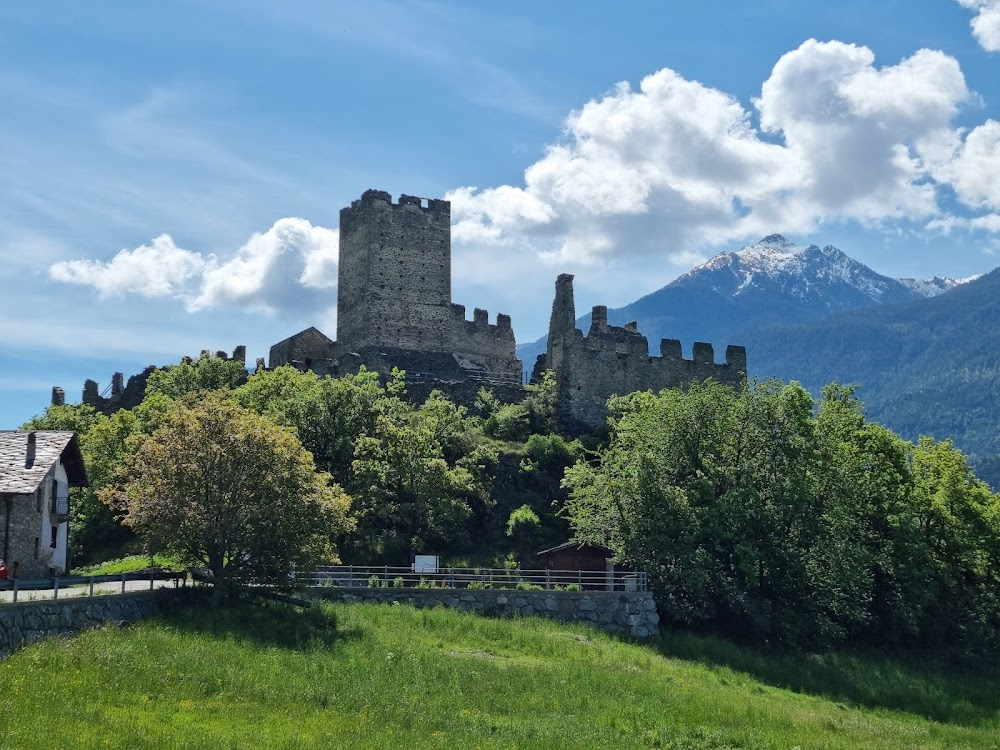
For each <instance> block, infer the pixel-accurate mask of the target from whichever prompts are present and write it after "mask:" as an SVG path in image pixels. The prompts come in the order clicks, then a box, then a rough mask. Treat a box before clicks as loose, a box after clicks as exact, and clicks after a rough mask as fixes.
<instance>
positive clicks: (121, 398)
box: [52, 344, 247, 415]
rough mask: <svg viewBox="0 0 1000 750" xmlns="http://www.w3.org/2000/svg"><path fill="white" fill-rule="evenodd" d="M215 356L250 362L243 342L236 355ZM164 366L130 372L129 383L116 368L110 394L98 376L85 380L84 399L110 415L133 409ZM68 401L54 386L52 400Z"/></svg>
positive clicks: (59, 402) (206, 351)
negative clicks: (153, 375) (154, 376)
mask: <svg viewBox="0 0 1000 750" xmlns="http://www.w3.org/2000/svg"><path fill="white" fill-rule="evenodd" d="M210 354H211V352H209V351H208V350H205V351H203V352H202V356H208V355H210ZM214 356H216V357H219V358H220V359H233V360H235V361H237V362H242V363H243V364H246V358H247V348H246V347H245V346H243V345H242V344H240V345H239V346H237V347H236V348H235V349H234V350H233V354H232V357H230V356H229V355H228V354H226V352H223V351H218V352H216V353H215V355H214ZM182 361H187V362H190V361H191V360H190V358H189V357H184V358H183V359H182ZM162 369H165V368H163V367H157V366H156V365H150V366H149V367H147V368H146V369H145V370H143V371H142V372H140V373H138V374H136V375H132V376H130V377H129V379H128V383H125V376H124V375H123V374H122V373H120V372H116V373H114V374H113V375H112V376H111V388H110V390H109V392H108V395H106V396H105V395H102V394H101V391H100V387H99V386H98V384H97V381H96V380H89V379H88V380H86V381H84V383H83V394H82V396H81V398H80V402H81V403H83V404H87V405H88V406H92V407H94V408H95V409H96V410H97V411H99V412H101V413H103V414H107V415H111V414H114V413H115V412H116V411H118V410H119V409H132V408H134V407H136V406H138V405H139V404H141V403H142V400H143V399H144V398H145V397H146V382H147V381H148V380H149V376H150V375H152V374H153V373H154V372H156V371H157V370H162ZM65 402H66V395H65V392H64V391H63V389H62V388H59V387H53V388H52V404H53V405H62V404H64V403H65Z"/></svg>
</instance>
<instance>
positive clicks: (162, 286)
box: [49, 234, 208, 299]
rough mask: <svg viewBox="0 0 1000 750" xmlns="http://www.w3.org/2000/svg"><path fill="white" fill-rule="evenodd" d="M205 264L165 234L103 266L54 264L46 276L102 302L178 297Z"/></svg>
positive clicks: (87, 262) (92, 262)
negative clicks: (130, 296) (81, 287)
mask: <svg viewBox="0 0 1000 750" xmlns="http://www.w3.org/2000/svg"><path fill="white" fill-rule="evenodd" d="M207 263H208V261H207V260H206V259H205V258H204V257H202V256H201V255H200V254H199V253H192V252H190V251H188V250H183V249H181V248H179V247H177V245H175V244H174V241H173V238H171V237H170V235H168V234H161V235H160V236H159V237H157V238H156V239H154V240H153V241H152V242H151V243H150V244H148V245H140V246H139V247H137V248H135V249H134V250H122V251H121V252H119V253H118V254H117V255H116V256H115V257H114V258H112V259H111V260H109V261H107V262H106V263H105V262H101V261H97V260H66V261H60V262H58V263H54V264H53V265H52V266H51V267H50V269H49V273H50V275H51V276H52V278H53V279H55V280H56V281H65V282H67V283H70V284H86V285H89V286H92V287H94V289H96V290H97V292H98V294H100V296H101V299H107V298H109V297H118V296H121V295H123V294H125V293H134V294H140V295H142V296H144V297H179V296H182V295H183V294H184V293H185V290H187V289H188V288H189V287H190V285H191V284H192V283H193V282H195V281H196V280H197V279H198V278H199V277H200V276H201V274H202V272H203V271H204V270H205V267H206V265H207Z"/></svg>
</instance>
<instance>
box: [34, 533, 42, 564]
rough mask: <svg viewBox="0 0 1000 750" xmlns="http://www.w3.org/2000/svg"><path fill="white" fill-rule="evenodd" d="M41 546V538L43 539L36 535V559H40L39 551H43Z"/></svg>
mask: <svg viewBox="0 0 1000 750" xmlns="http://www.w3.org/2000/svg"><path fill="white" fill-rule="evenodd" d="M41 547H42V540H41V539H39V538H38V537H37V536H36V537H35V559H36V560H37V559H38V553H39V552H40V551H41Z"/></svg>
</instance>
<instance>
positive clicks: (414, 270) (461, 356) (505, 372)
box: [268, 190, 521, 384]
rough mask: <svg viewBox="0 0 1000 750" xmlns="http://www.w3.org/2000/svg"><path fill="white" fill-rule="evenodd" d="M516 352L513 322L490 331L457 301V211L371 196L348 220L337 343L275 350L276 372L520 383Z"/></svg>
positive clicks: (483, 317)
mask: <svg viewBox="0 0 1000 750" xmlns="http://www.w3.org/2000/svg"><path fill="white" fill-rule="evenodd" d="M514 349H515V342H514V329H513V328H512V327H511V321H510V316H509V315H504V314H502V313H501V314H499V315H497V317H496V323H495V324H491V323H490V322H489V314H488V313H487V312H486V310H480V309H478V308H476V310H475V311H474V313H473V319H472V320H471V321H470V320H466V319H465V307H464V306H463V305H457V304H454V303H452V301H451V204H450V203H449V202H448V201H445V200H433V199H432V200H428V201H426V204H425V201H424V200H423V199H421V198H416V197H414V196H410V195H403V196H400V198H399V202H398V203H393V202H392V196H391V195H389V193H386V192H384V191H381V190H366V191H365V193H364V194H363V195H362V196H361V199H360V200H356V201H353V202H352V203H351V205H350V206H349V207H347V208H343V209H341V211H340V263H339V268H338V282H337V340H336V341H334V340H332V339H330V338H329V337H327V336H326V335H324V334H323V333H322V332H320V331H318V330H317V329H316V328H307V329H306V330H305V331H301V332H300V333H297V334H295V335H294V336H291V337H289V338H287V339H285V340H284V341H281V342H279V343H277V344H275V345H274V346H272V347H271V351H270V353H269V357H268V366H269V367H271V368H274V367H280V366H281V365H288V364H290V365H294V366H296V367H299V368H300V369H308V370H313V371H315V372H317V373H320V374H329V375H333V376H338V375H346V374H350V373H355V372H357V371H358V370H359V369H360V367H361V366H362V365H364V366H365V367H366V368H367V369H369V370H374V371H376V372H379V373H382V374H384V375H385V374H388V373H389V372H390V371H391V370H392V368H393V367H398V368H400V369H403V370H406V372H407V375H408V377H410V378H411V379H412V378H431V379H436V380H442V381H457V380H468V379H473V380H485V381H487V382H498V383H509V384H520V382H521V362H520V360H518V359H517V356H516V354H515V352H514Z"/></svg>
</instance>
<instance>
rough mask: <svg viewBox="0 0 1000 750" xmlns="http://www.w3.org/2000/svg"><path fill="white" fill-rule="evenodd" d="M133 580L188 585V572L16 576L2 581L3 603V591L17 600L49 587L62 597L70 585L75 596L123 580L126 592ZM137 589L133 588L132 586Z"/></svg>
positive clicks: (1, 600)
mask: <svg viewBox="0 0 1000 750" xmlns="http://www.w3.org/2000/svg"><path fill="white" fill-rule="evenodd" d="M133 581H141V582H146V581H149V589H150V591H152V590H153V588H154V587H155V584H156V581H173V582H174V588H179V587H181V586H187V573H185V572H179V571H152V570H150V571H146V572H143V573H119V574H117V575H105V576H56V577H55V578H14V579H10V580H3V581H0V604H3V603H6V601H5V600H6V597H2V594H3V593H4V592H12V597H11V599H10V603H11V604H17V595H18V593H19V592H24V591H46V592H51V593H52V599H54V600H55V599H58V598H59V592H60V591H62V592H63V593H64V596H65V594H66V593H67V589H75V590H76V593H74V594H73V596H88V597H90V596H94V595H95V593H94V586H95V585H100V584H105V583H116V584H117V583H120V584H121V591H120V592H119V593H122V594H124V593H125V590H126V585H127V584H128V583H130V582H133ZM83 587H86V593H85V594H81V593H80V589H81V588H83ZM133 590H134V589H133ZM97 593H98V594H107V593H112V592H110V591H109V590H108V589H107V588H104V589H102V590H100V591H98V592H97Z"/></svg>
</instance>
